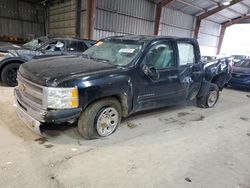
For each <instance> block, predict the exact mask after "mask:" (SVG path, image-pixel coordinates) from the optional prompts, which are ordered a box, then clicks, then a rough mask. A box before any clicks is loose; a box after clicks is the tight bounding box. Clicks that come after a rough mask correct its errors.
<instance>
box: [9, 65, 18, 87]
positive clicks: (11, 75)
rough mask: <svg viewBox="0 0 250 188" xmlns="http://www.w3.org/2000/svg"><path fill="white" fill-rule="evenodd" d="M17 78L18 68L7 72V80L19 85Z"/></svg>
mask: <svg viewBox="0 0 250 188" xmlns="http://www.w3.org/2000/svg"><path fill="white" fill-rule="evenodd" d="M16 78H17V68H13V69H10V70H9V71H8V72H7V80H8V81H9V82H11V83H14V84H15V83H17V81H16Z"/></svg>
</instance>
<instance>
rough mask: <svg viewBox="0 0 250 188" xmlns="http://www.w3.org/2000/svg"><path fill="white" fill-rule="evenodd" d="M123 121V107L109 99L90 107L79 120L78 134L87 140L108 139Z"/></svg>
mask: <svg viewBox="0 0 250 188" xmlns="http://www.w3.org/2000/svg"><path fill="white" fill-rule="evenodd" d="M120 121H121V105H120V102H119V101H118V100H117V99H115V98H107V99H103V100H100V101H97V102H94V103H93V104H91V105H90V106H88V107H87V108H86V109H85V110H84V111H83V112H82V114H81V116H80V118H79V120H78V132H79V133H80V135H81V136H82V137H84V138H85V139H96V138H101V137H107V136H109V135H111V134H112V133H114V132H115V130H116V129H117V127H118V126H119V124H120Z"/></svg>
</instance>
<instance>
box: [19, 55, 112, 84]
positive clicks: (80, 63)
mask: <svg viewBox="0 0 250 188" xmlns="http://www.w3.org/2000/svg"><path fill="white" fill-rule="evenodd" d="M113 69H117V68H116V66H114V65H111V64H108V63H103V62H96V61H93V60H91V59H85V58H83V57H76V56H64V57H59V58H58V57H53V58H45V59H41V60H35V61H30V62H27V63H24V64H22V65H21V66H20V68H19V74H21V76H23V77H24V78H26V79H28V80H30V81H32V82H34V83H37V84H39V85H43V86H57V85H58V84H59V83H60V82H61V81H62V80H67V79H68V78H73V77H74V78H75V77H83V76H87V75H90V74H95V73H97V72H99V71H107V70H113Z"/></svg>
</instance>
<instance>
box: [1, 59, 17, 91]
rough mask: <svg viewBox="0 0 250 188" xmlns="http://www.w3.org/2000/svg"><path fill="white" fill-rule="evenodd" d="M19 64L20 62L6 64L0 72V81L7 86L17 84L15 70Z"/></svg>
mask: <svg viewBox="0 0 250 188" xmlns="http://www.w3.org/2000/svg"><path fill="white" fill-rule="evenodd" d="M19 66H20V63H11V64H8V65H6V66H5V67H4V68H3V70H2V73H1V79H2V82H3V83H4V84H6V85H8V86H12V87H13V86H16V85H17V80H16V79H17V71H18V68H19Z"/></svg>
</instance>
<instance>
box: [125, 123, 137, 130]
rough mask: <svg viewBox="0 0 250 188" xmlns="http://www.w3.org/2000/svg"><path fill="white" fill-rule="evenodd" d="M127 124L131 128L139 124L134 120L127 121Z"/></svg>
mask: <svg viewBox="0 0 250 188" xmlns="http://www.w3.org/2000/svg"><path fill="white" fill-rule="evenodd" d="M127 126H128V127H129V128H130V129H133V128H136V127H137V126H138V125H137V124H136V123H133V122H128V123H127Z"/></svg>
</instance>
